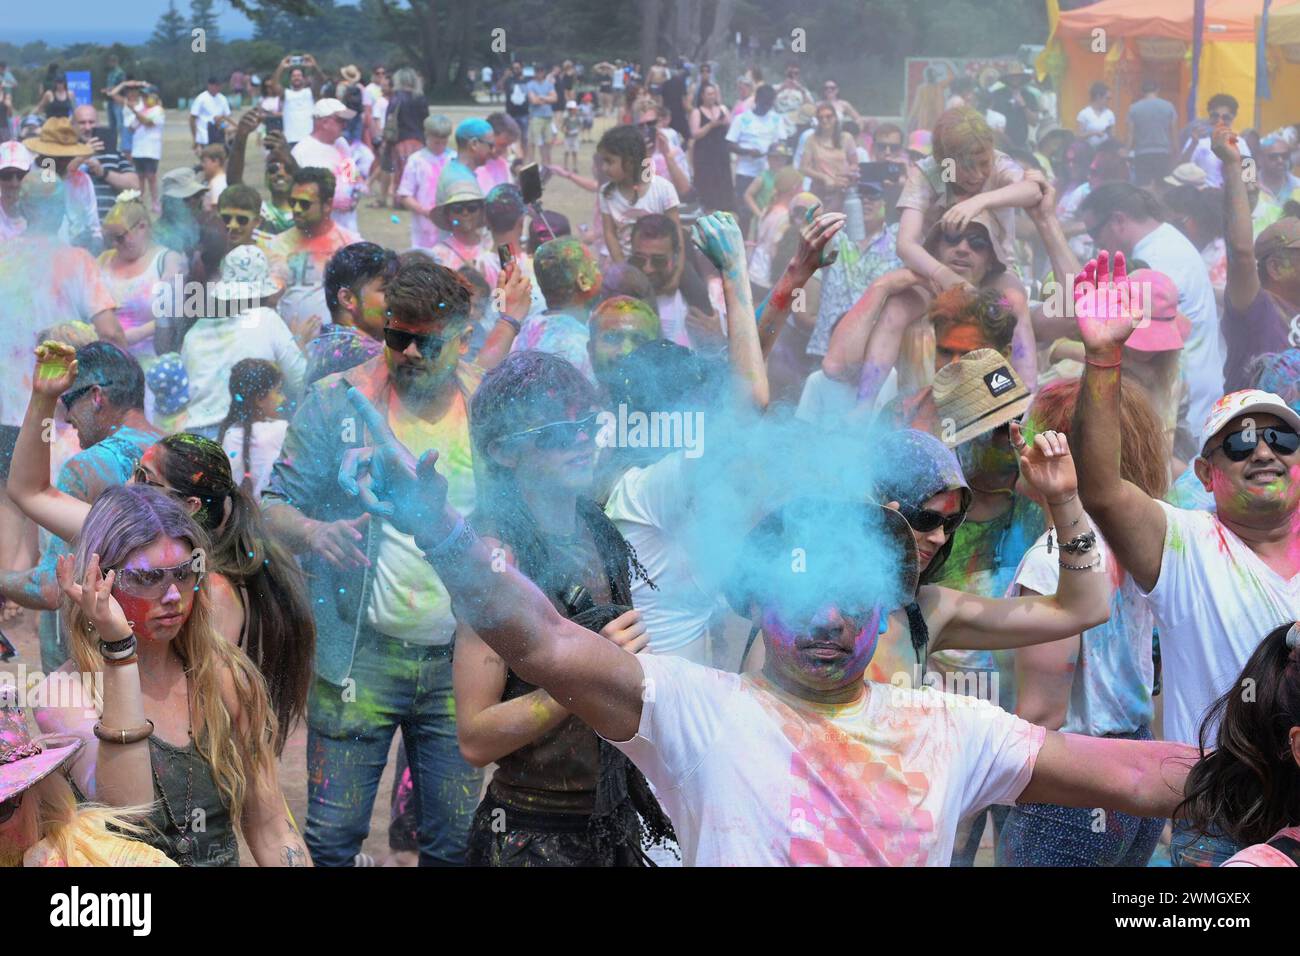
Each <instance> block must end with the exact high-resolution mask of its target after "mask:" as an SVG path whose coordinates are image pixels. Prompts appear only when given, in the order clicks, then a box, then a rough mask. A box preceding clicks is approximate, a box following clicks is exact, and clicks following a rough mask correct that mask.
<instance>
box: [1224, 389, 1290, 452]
mask: <svg viewBox="0 0 1300 956" xmlns="http://www.w3.org/2000/svg"><path fill="white" fill-rule="evenodd" d="M1249 412H1263V413H1266V414H1269V415H1276V416H1277V417H1278V418H1280V419H1282V421H1284V422H1286V423H1287V424H1288V425H1290V426H1291V427H1292V428H1294V429H1295V430H1296V431H1297V432H1300V415H1297V414H1296V412H1295V409H1293V408H1292V407H1291V406H1290V405H1288V404H1287V403H1286V402H1284V401H1283V400H1282V397H1281V396H1280V395H1275V394H1274V393H1272V392H1265V391H1262V390H1260V389H1258V388H1243V389H1242V390H1241V391H1239V392H1229V393H1228V394H1227V395H1224V396H1223V398H1221V399H1219V400H1218V401H1217V402H1215V403H1214V407H1213V408H1211V409H1210V415H1209V417H1208V418H1206V419H1205V427H1204V428H1202V429H1201V451H1202V452H1204V451H1205V446H1206V445H1208V444H1209V443H1210V439H1211V438H1213V437H1214V436H1215V435H1217V434H1218V433H1219V431H1220V430H1221V429H1222V428H1223V426H1225V425H1227V424H1228V423H1229V422H1231V421H1232V420H1233V419H1234V418H1240V417H1241V416H1242V415H1245V414H1247V413H1249Z"/></svg>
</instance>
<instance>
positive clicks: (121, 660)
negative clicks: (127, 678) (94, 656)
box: [104, 651, 140, 667]
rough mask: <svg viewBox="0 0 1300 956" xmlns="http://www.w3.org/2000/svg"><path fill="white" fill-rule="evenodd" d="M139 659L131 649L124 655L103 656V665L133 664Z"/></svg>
mask: <svg viewBox="0 0 1300 956" xmlns="http://www.w3.org/2000/svg"><path fill="white" fill-rule="evenodd" d="M139 660H140V658H138V657H137V656H136V654H135V651H132V652H131V653H130V654H128V655H127V656H126V657H105V658H104V666H105V667H125V666H126V665H127V664H134V663H136V662H137V661H139Z"/></svg>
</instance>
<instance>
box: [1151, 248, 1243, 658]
mask: <svg viewBox="0 0 1300 956" xmlns="http://www.w3.org/2000/svg"><path fill="white" fill-rule="evenodd" d="M1130 258H1133V259H1141V260H1143V261H1144V262H1146V263H1147V264H1148V265H1149V266H1150V267H1151V268H1152V269H1155V270H1156V271H1157V272H1163V273H1164V274H1165V275H1167V276H1169V278H1171V279H1173V280H1174V287H1175V288H1176V289H1178V311H1179V312H1181V313H1183V315H1185V316H1187V318H1188V321H1190V322H1191V323H1192V332H1191V334H1190V335H1189V336H1188V337H1187V341H1186V343H1185V344H1184V345H1183V352H1182V363H1181V364H1182V378H1183V381H1184V382H1185V383H1186V384H1187V391H1188V409H1187V418H1186V419H1185V420H1184V422H1183V424H1184V425H1185V426H1186V428H1187V430H1188V431H1189V432H1190V433H1191V434H1193V435H1199V434H1200V433H1201V427H1202V426H1203V425H1204V424H1205V419H1206V416H1208V415H1209V414H1210V408H1211V406H1213V405H1214V403H1215V402H1217V401H1218V400H1219V398H1220V397H1222V395H1223V362H1224V359H1225V357H1226V356H1225V355H1224V352H1225V349H1224V345H1223V339H1222V337H1221V336H1220V334H1219V306H1218V303H1217V302H1216V301H1215V298H1214V286H1212V285H1211V284H1210V276H1209V273H1208V272H1207V271H1206V268H1205V260H1203V259H1202V258H1201V252H1200V250H1199V249H1197V248H1196V246H1194V245H1192V242H1191V240H1189V239H1188V238H1187V237H1186V236H1184V235H1183V234H1182V233H1181V232H1179V231H1178V230H1177V229H1176V228H1175V227H1174V226H1171V225H1170V224H1169V223H1167V222H1164V223H1161V224H1160V225H1159V226H1158V227H1156V228H1155V229H1153V230H1152V231H1151V232H1150V233H1148V234H1147V235H1146V236H1144V237H1143V238H1142V239H1141V240H1139V241H1138V242H1137V243H1135V244H1134V246H1133V255H1132V256H1131V257H1130ZM1261 636H1262V635H1261Z"/></svg>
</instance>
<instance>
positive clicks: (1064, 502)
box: [1048, 491, 1079, 524]
mask: <svg viewBox="0 0 1300 956" xmlns="http://www.w3.org/2000/svg"><path fill="white" fill-rule="evenodd" d="M1077 497H1079V493H1078V492H1077V491H1076V492H1075V493H1074V494H1072V495H1070V497H1068V498H1065V499H1064V500H1062V501H1049V502H1048V504H1049V505H1051V506H1052V507H1053V508H1059V507H1060V506H1061V505H1068V504H1069V503H1070V502H1071V501H1073V500H1074V499H1075V498H1077ZM1073 523H1074V524H1078V523H1079V519H1078V518H1075V519H1074V522H1073Z"/></svg>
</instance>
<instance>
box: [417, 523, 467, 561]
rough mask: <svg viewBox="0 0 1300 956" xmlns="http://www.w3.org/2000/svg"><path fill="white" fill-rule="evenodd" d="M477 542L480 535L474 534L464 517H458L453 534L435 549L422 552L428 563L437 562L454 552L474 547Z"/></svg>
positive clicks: (424, 549) (423, 549)
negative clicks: (470, 546)
mask: <svg viewBox="0 0 1300 956" xmlns="http://www.w3.org/2000/svg"><path fill="white" fill-rule="evenodd" d="M477 540H478V535H476V534H475V533H474V529H473V528H471V527H470V526H469V525H468V524H466V523H465V519H464V518H463V517H458V518H457V519H456V526H455V527H454V528H452V529H451V534H449V535H447V537H446V538H444V539H443V540H442V541H441V542H440V543H438V544H437V545H435V546H434V547H432V548H422V549H421V550H422V551H424V558H425V560H426V561H437V560H439V559H440V558H445V557H447V556H448V555H449V554H451V553H452V551H455V550H458V549H460V548H464V547H468V546H469V545H472V544H473V543H474V542H475V541H477Z"/></svg>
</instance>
